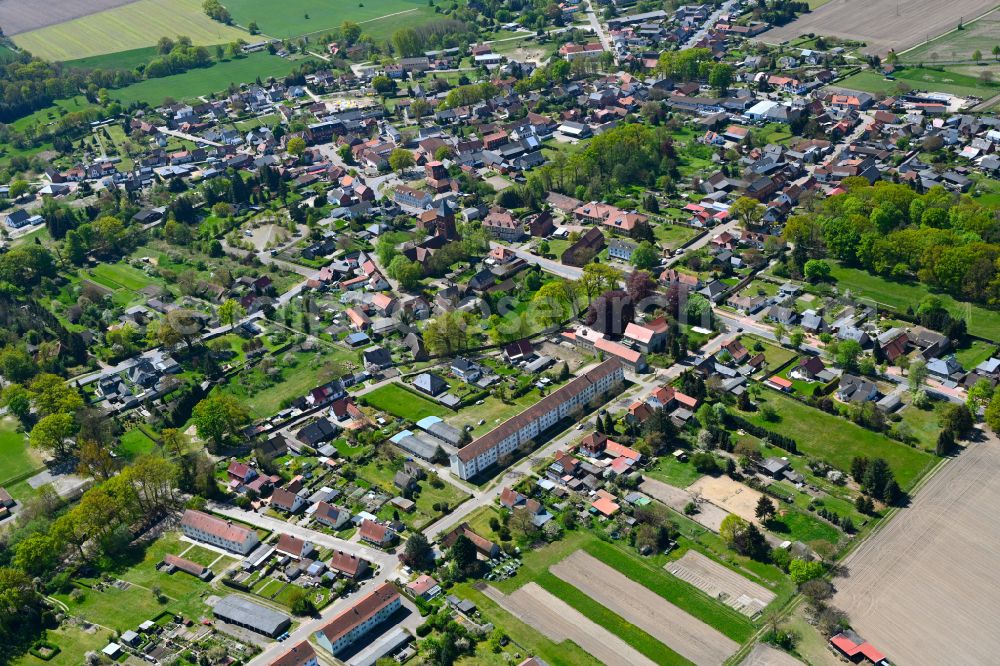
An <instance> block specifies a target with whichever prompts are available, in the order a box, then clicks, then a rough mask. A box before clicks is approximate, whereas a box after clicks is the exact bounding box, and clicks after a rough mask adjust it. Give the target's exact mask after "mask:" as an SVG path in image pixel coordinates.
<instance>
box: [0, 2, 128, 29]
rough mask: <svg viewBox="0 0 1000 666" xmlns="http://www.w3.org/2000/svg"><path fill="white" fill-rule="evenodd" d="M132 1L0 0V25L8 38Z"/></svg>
mask: <svg viewBox="0 0 1000 666" xmlns="http://www.w3.org/2000/svg"><path fill="white" fill-rule="evenodd" d="M133 2H135V0H44V1H43V0H0V28H3V33H4V34H5V35H7V36H8V37H13V36H14V35H19V34H21V33H22V32H28V31H29V30H36V29H38V28H44V27H46V26H50V25H56V24H58V23H63V22H64V21H69V20H70V19H75V18H80V17H81V16H89V15H90V14H96V13H97V12H101V11H104V10H105V9H114V8H115V7H121V6H122V5H128V4H131V3H133Z"/></svg>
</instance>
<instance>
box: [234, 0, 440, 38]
mask: <svg viewBox="0 0 1000 666" xmlns="http://www.w3.org/2000/svg"><path fill="white" fill-rule="evenodd" d="M426 6H427V3H426V2H424V1H423V0H378V2H369V3H367V4H365V3H359V2H353V1H350V0H328V1H327V2H322V3H319V2H313V1H311V0H287V1H286V2H285V3H284V4H283V5H282V7H281V11H277V12H276V11H274V3H272V2H269V1H268V0H229V2H227V3H226V8H227V9H229V11H230V12H231V13H232V15H233V18H234V19H235V20H236V22H237V23H238V24H240V25H243V26H246V25H248V24H249V23H250V22H251V21H256V22H257V25H259V26H260V29H261V32H263V33H264V34H265V35H268V36H270V37H282V38H284V37H297V36H298V35H303V34H306V33H310V32H317V31H322V30H329V29H331V28H339V27H340V25H341V23H343V22H344V21H353V22H355V23H360V24H361V28H362V30H363V31H364V32H369V28H370V27H374V26H375V25H377V23H378V21H377V20H376V19H379V17H383V16H385V15H386V14H395V13H396V12H402V11H407V10H412V9H418V8H423V7H426ZM410 13H411V14H412V13H416V12H410ZM410 20H411V21H412V20H413V19H412V17H411V18H410ZM366 21H368V22H369V23H366Z"/></svg>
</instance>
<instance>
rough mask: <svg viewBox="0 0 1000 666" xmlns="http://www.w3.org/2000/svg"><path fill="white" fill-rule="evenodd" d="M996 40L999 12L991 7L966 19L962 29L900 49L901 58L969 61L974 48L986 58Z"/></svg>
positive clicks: (998, 39) (999, 31)
mask: <svg viewBox="0 0 1000 666" xmlns="http://www.w3.org/2000/svg"><path fill="white" fill-rule="evenodd" d="M998 43H1000V12H998V11H996V10H994V11H992V12H990V13H989V14H987V15H986V16H983V17H982V18H980V19H978V20H976V21H971V22H969V23H966V24H965V25H963V26H962V29H961V30H952V31H951V32H948V33H945V34H944V35H941V36H940V37H937V38H935V39H932V40H931V41H929V42H924V43H923V44H921V45H919V46H915V47H913V48H912V49H910V50H909V51H907V52H906V53H901V54H900V60H901V61H902V62H915V63H921V62H922V63H930V62H935V63H942V62H972V61H973V60H972V54H973V53H974V52H975V51H976V50H979V51H980V52H981V53H982V54H983V57H985V58H989V57H990V55H989V54H990V51H991V50H992V49H993V47H994V46H996V45H997V44H998Z"/></svg>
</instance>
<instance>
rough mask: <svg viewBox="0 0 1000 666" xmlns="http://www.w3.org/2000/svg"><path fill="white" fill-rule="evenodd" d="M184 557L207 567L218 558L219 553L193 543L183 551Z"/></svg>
mask: <svg viewBox="0 0 1000 666" xmlns="http://www.w3.org/2000/svg"><path fill="white" fill-rule="evenodd" d="M182 546H183V543H182ZM184 559H186V560H191V561H192V562H194V563H196V564H200V565H201V566H203V567H207V566H208V565H210V564H211V563H212V562H214V561H216V560H217V559H219V553H217V552H215V551H214V550H209V549H208V548H205V547H203V546H198V545H193V546H191V547H190V548H188V549H187V550H186V551H185V552H184ZM174 575H176V574H174Z"/></svg>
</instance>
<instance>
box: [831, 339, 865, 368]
mask: <svg viewBox="0 0 1000 666" xmlns="http://www.w3.org/2000/svg"><path fill="white" fill-rule="evenodd" d="M860 356H861V345H860V344H859V343H858V342H857V341H856V340H841V341H840V343H839V344H838V345H837V355H836V362H837V365H839V366H840V367H841V368H843V369H844V370H846V371H849V372H850V371H855V370H857V368H858V357H860Z"/></svg>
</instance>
